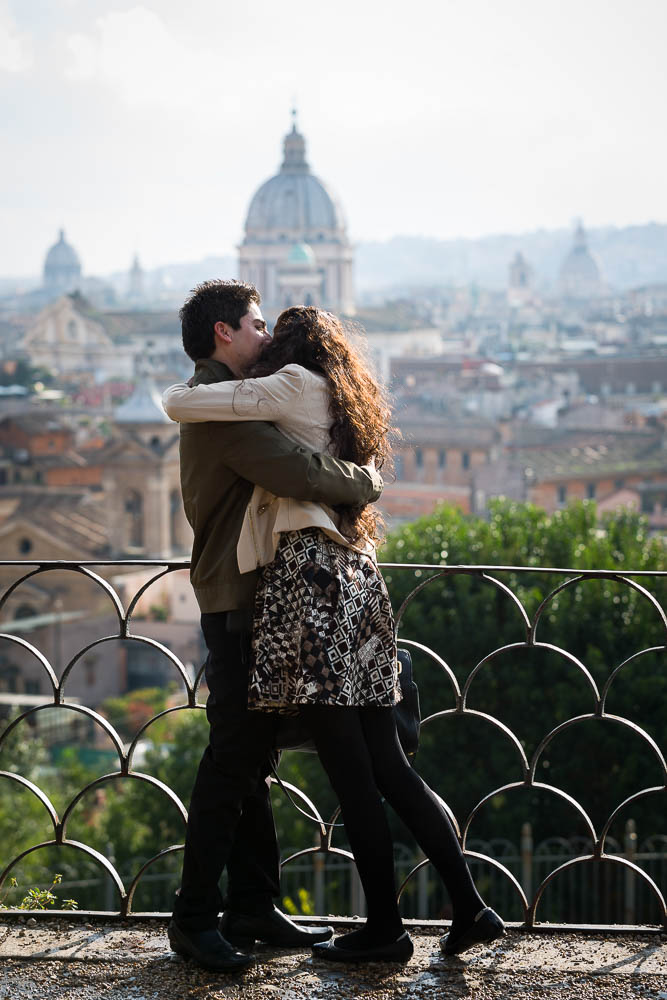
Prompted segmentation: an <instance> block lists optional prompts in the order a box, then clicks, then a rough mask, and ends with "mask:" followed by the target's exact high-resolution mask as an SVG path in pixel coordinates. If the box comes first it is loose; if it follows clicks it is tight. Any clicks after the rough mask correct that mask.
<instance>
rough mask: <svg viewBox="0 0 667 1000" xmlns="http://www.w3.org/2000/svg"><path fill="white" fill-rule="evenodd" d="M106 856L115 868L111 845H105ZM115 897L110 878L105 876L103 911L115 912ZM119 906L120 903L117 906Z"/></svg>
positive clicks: (114, 888) (114, 889) (113, 886)
mask: <svg viewBox="0 0 667 1000" xmlns="http://www.w3.org/2000/svg"><path fill="white" fill-rule="evenodd" d="M106 856H107V858H108V859H109V861H110V862H111V864H112V865H113V866H114V868H115V867H116V858H115V856H114V853H113V844H109V843H107V849H106ZM115 895H116V887H115V885H114V883H113V882H112V880H111V878H110V877H109V876H108V875H107V877H106V887H105V890H104V909H105V910H115V909H116V907H115V906H114V903H115ZM118 905H119V906H120V903H119V904H118Z"/></svg>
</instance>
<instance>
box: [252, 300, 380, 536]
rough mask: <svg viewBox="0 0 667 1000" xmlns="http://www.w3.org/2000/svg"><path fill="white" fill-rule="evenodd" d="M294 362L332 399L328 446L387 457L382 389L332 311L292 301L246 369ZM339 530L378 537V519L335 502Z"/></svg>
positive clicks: (355, 456)
mask: <svg viewBox="0 0 667 1000" xmlns="http://www.w3.org/2000/svg"><path fill="white" fill-rule="evenodd" d="M289 364H297V365H301V366H302V367H303V368H308V369H309V370H310V371H313V372H317V373H318V374H320V375H323V376H324V377H325V378H326V380H327V382H328V383H329V392H330V395H331V402H330V403H329V413H330V414H331V431H330V435H331V437H330V441H331V452H332V454H333V455H335V456H336V458H342V459H345V460H346V461H349V462H356V464H357V465H366V464H367V463H368V462H370V461H371V460H372V461H374V462H375V465H376V467H377V468H378V469H380V468H382V466H383V465H386V464H387V463H388V462H390V460H391V453H390V447H389V441H388V434H389V431H390V430H391V426H390V418H391V411H390V409H389V406H388V404H387V400H386V398H385V393H384V389H383V388H382V386H380V384H379V383H378V382H377V381H376V380H375V379H374V378H373V376H372V375H371V374H370V372H369V369H368V366H367V364H366V362H365V360H364V358H363V356H362V354H361V351H360V349H359V348H357V347H355V346H353V345H352V344H351V343H350V341H349V339H348V337H347V335H346V333H345V329H344V327H343V324H342V323H341V321H340V320H339V319H337V317H336V316H334V315H333V314H332V313H329V312H324V311H323V310H321V309H315V308H313V306H293V307H292V308H290V309H285V311H284V312H282V313H281V314H280V316H279V317H278V319H277V321H276V325H275V327H274V329H273V339H272V340H271V342H270V343H269V344H267V345H266V347H264V348H263V349H262V353H261V354H260V356H259V359H258V360H257V361H256V362H255V363H254V364H253V365H252V366H251V368H250V369H249V370H248V371H247V372H246V375H249V376H252V377H255V378H258V377H261V376H263V375H271V374H273V372H276V371H278V369H279V368H283V367H284V366H285V365H289ZM337 510H338V512H339V513H340V514H341V515H342V525H341V527H342V530H343V532H344V534H346V535H347V536H348V537H350V538H351V539H352V540H353V541H355V540H359V539H360V538H370V539H372V540H373V541H376V542H377V541H379V540H380V538H381V534H382V527H383V521H382V517H381V515H380V514H379V513H378V511H377V510H376V509H375V508H374V507H372V506H365V507H362V508H359V507H351V506H343V507H340V508H337Z"/></svg>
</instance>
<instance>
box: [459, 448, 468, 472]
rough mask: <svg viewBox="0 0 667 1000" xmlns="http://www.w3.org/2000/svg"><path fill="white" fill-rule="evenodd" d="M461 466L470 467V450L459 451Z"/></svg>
mask: <svg viewBox="0 0 667 1000" xmlns="http://www.w3.org/2000/svg"><path fill="white" fill-rule="evenodd" d="M461 467H462V468H464V469H469V468H470V452H469V451H463V452H461Z"/></svg>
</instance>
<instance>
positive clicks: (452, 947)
mask: <svg viewBox="0 0 667 1000" xmlns="http://www.w3.org/2000/svg"><path fill="white" fill-rule="evenodd" d="M504 933H505V924H504V923H503V922H502V920H501V919H500V917H499V916H498V914H497V913H496V911H495V910H492V909H491V907H490V906H485V907H484V909H483V910H480V911H479V913H478V914H477V916H476V917H475V919H474V920H473V922H472V924H470V926H469V927H466V928H465V930H463V931H461V933H460V934H457V935H456V937H455V938H452V935H451V932H450V933H449V934H445V936H444V937H441V938H440V948H441V950H442V951H443V952H444V953H445V955H460V954H461V952H462V951H467V950H468V948H472V946H473V945H475V944H488V943H489V942H490V941H495V940H496V938H499V937H502V936H503V934H504Z"/></svg>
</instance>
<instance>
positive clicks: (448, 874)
mask: <svg viewBox="0 0 667 1000" xmlns="http://www.w3.org/2000/svg"><path fill="white" fill-rule="evenodd" d="M248 376H249V377H248V378H246V379H245V380H243V381H241V382H234V381H232V382H220V383H215V384H212V385H200V386H196V387H193V388H188V387H187V386H185V385H181V386H173V387H172V388H171V389H169V390H167V392H166V393H165V396H164V405H165V409H166V411H167V413H168V414H169V416H171V417H172V418H173V419H175V420H180V421H186V422H187V421H193V420H195V421H197V420H203V421H207V420H248V419H255V420H271V421H273V422H274V423H276V425H277V426H278V427H279V428H280V429H281V430H282V431H283V432H284V433H285V434H286V435H287V436H290V437H292V438H293V439H294V440H296V441H297V442H299V443H301V444H304V445H306V446H307V447H309V448H311V449H314V450H325V449H328V450H329V451H330V452H331V453H333V454H334V455H336V457H338V458H344V459H347V460H350V461H353V462H356V463H357V464H358V465H365V464H368V463H370V462H375V464H376V465H377V466H378V467H382V465H383V463H384V462H385V461H386V459H387V458H388V454H389V446H388V441H387V435H388V431H389V417H390V413H389V408H388V406H387V404H386V402H385V400H384V398H383V394H382V391H381V389H380V387H379V386H378V384H377V383H376V382H375V380H374V379H373V378H372V377H371V376H370V374H369V372H368V370H367V369H366V367H365V366H364V364H363V362H362V360H361V358H360V356H359V354H358V353H357V352H356V351H355V350H354V349H353V348H352V347H351V345H350V344H349V342H348V340H347V338H346V336H345V333H344V330H343V327H342V325H341V323H340V321H339V320H338V319H336V317H335V316H333V315H332V314H331V313H327V312H323V311H321V310H318V309H315V308H312V307H305V306H297V307H294V308H291V309H287V310H285V312H283V313H281V315H280V316H279V317H278V320H277V322H276V326H275V330H274V336H273V340H272V342H271V343H270V344H268V345H267V347H266V348H265V349H264V350H263V352H262V355H261V356H260V359H259V361H258V362H257V363H256V364H255V365H254V366H253V367H252V368H251V369H250V371H249V372H248ZM379 528H380V518H379V515H378V514H377V512H376V511H375V510H373V509H372V508H370V507H366V508H364V509H361V510H350V509H344V510H339V511H336V512H334V511H332V510H330V509H328V508H325V507H322V506H320V505H318V504H307V503H298V502H296V501H293V500H289V499H284V498H277V497H273V496H271V495H270V494H265V493H264V492H263V491H261V490H260V489H259V488H256V489H255V492H254V493H253V497H252V500H251V502H250V504H249V506H248V511H247V514H246V521H245V523H244V529H243V531H242V533H241V538H240V540H239V547H238V558H239V567H240V568H241V570H242V571H247V570H250V569H254V568H255V567H258V566H259V567H262V569H261V573H260V580H259V584H258V588H257V597H256V603H255V616H254V627H253V654H254V665H253V671H252V674H251V678H250V687H249V705H250V707H253V708H258V709H272V710H275V709H282V710H289V709H290V708H292V709H293V707H294V706H296V705H298V706H299V707H300V710H301V712H302V713H303V715H304V717H305V718H306V720H307V721H308V722H309V724H310V727H311V730H312V732H313V735H314V739H315V745H316V747H317V751H318V754H319V757H320V760H321V761H322V764H323V766H324V768H325V770H326V772H327V775H328V777H329V780H330V781H331V784H332V786H333V788H334V791H335V792H336V795H337V796H338V800H339V802H340V805H341V811H342V815H343V821H344V823H345V829H346V832H347V835H348V839H349V842H350V846H351V848H352V851H353V853H354V857H355V861H356V863H357V869H358V872H359V876H360V879H361V882H362V885H363V888H364V892H365V895H366V902H367V919H366V923H365V925H364V926H363V927H362V928H360V929H359V930H357V931H353V932H352V933H349V934H345V935H342V936H340V937H338V938H336V939H335V941H332V942H322V943H321V944H318V945H316V946H314V950H315V952H316V953H317V954H318V955H320V956H321V957H323V958H327V959H329V960H332V961H342V962H362V961H373V960H376V961H392V960H393V961H407V960H408V959H409V958H410V956H411V955H412V951H413V947H412V942H411V940H410V937H409V935H408V933H407V931H406V930H405V929H404V927H403V925H402V921H401V918H400V915H399V912H398V904H397V902H396V884H395V877H394V864H393V844H392V840H391V835H390V831H389V825H388V822H387V818H386V815H385V812H384V808H383V805H382V797H383V796H384V798H385V799H386V800H387V801H388V802H389V803H390V805H392V806H393V807H394V809H395V810H396V812H397V813H398V815H399V816H400V817H401V819H402V820H403V822H404V823H405V824H406V826H407V827H408V828H409V829H410V830H411V832H412V833H413V835H414V836H415V839H416V840H417V843H418V844H419V846H420V847H421V849H422V850H423V851H424V853H425V854H426V856H427V857H428V858H429V859H430V860H431V862H432V863H433V865H434V867H435V868H436V870H437V871H438V873H439V874H440V876H441V877H442V879H443V881H444V883H445V885H446V887H447V890H448V892H449V895H450V899H451V901H452V906H453V911H454V918H453V921H452V927H451V930H450V932H449V934H448V935H446V937H445V938H443V941H442V947H443V950H444V952H445V954H448V955H451V954H458V953H460V952H461V951H464V950H465V949H466V948H469V947H471V945H473V944H475V943H478V942H480V941H490V940H493V939H494V938H496V937H499V936H500V935H501V934H502V933H503V931H504V928H503V924H502V921H501V920H500V917H498V915H497V914H496V913H494V911H493V910H491V909H490V908H488V907H485V905H484V902H483V901H482V899H481V898H480V896H479V894H478V892H477V890H476V888H475V886H474V883H473V881H472V878H471V876H470V872H469V870H468V867H467V864H466V862H465V859H464V857H463V854H462V852H461V849H460V846H459V843H458V840H457V838H456V834H455V833H454V830H453V828H452V825H451V823H450V821H449V819H448V817H447V814H446V812H445V811H444V809H443V808H442V805H441V804H440V802H439V800H438V798H437V797H436V796H435V795H434V793H433V792H432V791H431V789H430V788H428V786H427V785H425V783H424V782H423V781H422V779H421V778H420V777H419V775H418V774H417V773H416V772H415V771H414V770H413V769H412V768H411V766H410V764H409V763H408V761H407V759H406V757H405V755H404V754H403V751H402V749H401V746H400V743H399V741H398V736H397V733H396V726H395V722H394V715H393V712H392V706H393V705H394V704H395V703H396V701H397V700H398V698H399V697H400V689H399V686H398V675H397V661H396V646H395V636H394V625H393V619H392V613H391V605H390V602H389V597H388V595H387V591H386V588H385V586H384V582H383V580H382V577H381V575H380V573H379V571H378V569H377V565H376V561H375V543H376V541H377V540H378V534H379Z"/></svg>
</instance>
